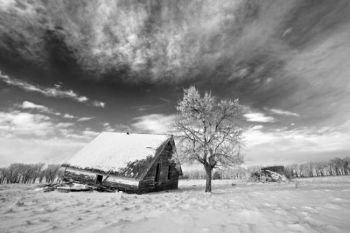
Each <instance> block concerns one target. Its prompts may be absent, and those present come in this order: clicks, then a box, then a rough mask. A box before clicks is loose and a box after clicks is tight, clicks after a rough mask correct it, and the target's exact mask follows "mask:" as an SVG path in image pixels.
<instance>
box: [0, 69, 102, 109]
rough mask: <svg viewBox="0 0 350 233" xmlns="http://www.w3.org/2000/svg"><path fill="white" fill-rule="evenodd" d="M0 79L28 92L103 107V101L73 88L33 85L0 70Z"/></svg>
mask: <svg viewBox="0 0 350 233" xmlns="http://www.w3.org/2000/svg"><path fill="white" fill-rule="evenodd" d="M0 80H1V81H3V82H5V83H6V84H8V85H9V86H14V87H18V88H20V89H22V90H24V91H28V92H37V93H40V94H42V95H44V96H47V97H54V98H67V99H71V100H74V101H77V102H80V103H85V104H89V105H92V106H95V107H100V108H104V107H105V103H104V102H101V101H96V100H92V101H91V100H90V99H89V98H88V97H86V96H82V95H79V94H78V93H76V92H74V91H73V90H61V89H58V88H52V87H51V88H50V87H40V86H38V85H33V84H30V83H27V82H24V81H21V80H18V79H14V78H10V77H9V76H8V75H5V74H3V73H2V72H1V71H0Z"/></svg>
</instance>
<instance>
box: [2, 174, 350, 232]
mask: <svg viewBox="0 0 350 233" xmlns="http://www.w3.org/2000/svg"><path fill="white" fill-rule="evenodd" d="M232 183H235V184H236V185H232ZM35 188H36V186H33V185H30V186H28V185H2V186H0V232H3V233H5V232H145V233H147V232H220V233H221V232H269V233H271V232H284V233H287V232H309V233H312V232H332V233H336V232H350V221H349V216H350V176H347V177H345V176H344V177H329V178H314V179H300V180H297V181H293V182H289V183H282V184H277V183H273V184H252V183H248V184H247V183H243V182H240V183H236V181H229V180H220V181H214V183H213V193H212V194H207V193H204V192H203V190H204V181H203V180H199V181H185V180H181V181H180V189H179V190H175V191H170V192H159V193H151V194H144V195H134V194H125V193H121V192H117V193H97V192H91V193H60V192H57V191H54V192H49V193H43V192H42V191H39V190H35Z"/></svg>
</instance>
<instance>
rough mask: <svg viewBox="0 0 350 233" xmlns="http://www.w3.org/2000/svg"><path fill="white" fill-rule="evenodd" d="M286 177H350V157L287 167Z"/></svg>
mask: <svg viewBox="0 0 350 233" xmlns="http://www.w3.org/2000/svg"><path fill="white" fill-rule="evenodd" d="M285 172H286V175H287V176H289V177H291V178H293V177H317V176H343V175H350V157H346V158H343V159H341V158H334V159H331V160H329V161H327V162H308V163H302V164H292V165H288V166H285Z"/></svg>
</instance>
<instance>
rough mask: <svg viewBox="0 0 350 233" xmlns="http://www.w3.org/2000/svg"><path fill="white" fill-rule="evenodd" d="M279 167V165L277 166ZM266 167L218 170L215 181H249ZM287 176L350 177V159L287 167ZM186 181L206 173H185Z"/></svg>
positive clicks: (198, 171) (202, 176) (200, 177)
mask: <svg viewBox="0 0 350 233" xmlns="http://www.w3.org/2000/svg"><path fill="white" fill-rule="evenodd" d="M275 165H278V164H275ZM263 167H264V166H250V167H248V168H242V167H234V168H222V169H216V170H215V171H214V173H213V179H248V178H249V177H250V176H251V174H252V173H254V172H257V171H260V169H261V168H263ZM284 168H285V175H286V176H287V177H289V178H296V177H317V176H342V175H350V157H346V158H334V159H331V160H329V161H323V162H307V163H301V164H290V165H285V166H284ZM183 173H184V176H183V178H184V179H204V178H205V172H203V171H201V170H195V171H183Z"/></svg>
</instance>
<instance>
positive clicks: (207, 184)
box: [205, 167, 213, 192]
mask: <svg viewBox="0 0 350 233" xmlns="http://www.w3.org/2000/svg"><path fill="white" fill-rule="evenodd" d="M212 171H213V169H212V168H211V167H206V168H205V172H206V174H207V176H206V182H205V192H211V179H212Z"/></svg>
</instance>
